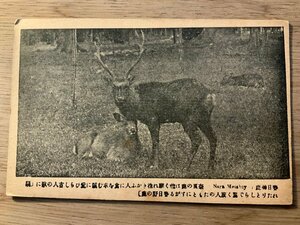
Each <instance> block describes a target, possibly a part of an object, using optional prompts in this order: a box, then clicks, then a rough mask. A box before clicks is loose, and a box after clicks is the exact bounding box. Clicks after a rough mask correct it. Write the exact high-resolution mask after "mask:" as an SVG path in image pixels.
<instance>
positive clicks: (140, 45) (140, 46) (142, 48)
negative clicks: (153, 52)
mask: <svg viewBox="0 0 300 225" xmlns="http://www.w3.org/2000/svg"><path fill="white" fill-rule="evenodd" d="M135 34H136V35H137V36H139V35H138V34H137V32H136V33H135ZM141 35H142V42H141V44H137V45H138V46H139V49H140V51H139V57H138V58H137V60H136V61H135V62H134V63H133V64H132V66H131V67H130V68H129V70H128V71H127V72H126V74H125V77H126V78H128V77H129V74H130V72H131V71H132V70H133V68H134V67H135V66H136V64H138V62H139V61H140V60H141V58H142V55H143V53H144V52H145V50H146V49H144V43H145V35H144V32H143V30H141Z"/></svg>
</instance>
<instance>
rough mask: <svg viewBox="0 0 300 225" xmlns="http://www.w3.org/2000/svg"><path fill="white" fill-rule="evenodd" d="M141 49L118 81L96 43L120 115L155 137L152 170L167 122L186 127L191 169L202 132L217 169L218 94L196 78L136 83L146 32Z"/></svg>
mask: <svg viewBox="0 0 300 225" xmlns="http://www.w3.org/2000/svg"><path fill="white" fill-rule="evenodd" d="M141 37H142V41H141V44H138V46H139V54H138V58H137V60H136V61H135V62H134V63H133V64H132V65H131V67H130V68H129V69H128V71H127V72H126V73H125V74H124V77H122V78H118V77H116V75H115V74H114V73H113V72H112V71H111V70H110V69H109V68H108V66H107V65H106V64H105V63H104V62H103V61H102V59H101V55H100V48H99V46H97V44H96V43H95V46H96V48H97V52H96V53H95V56H96V58H97V59H98V60H97V61H98V63H99V64H100V66H101V67H103V68H104V70H105V71H106V72H107V73H108V75H109V76H108V77H106V79H107V80H108V81H109V83H110V84H111V86H112V92H113V96H114V101H115V104H116V105H117V107H118V108H119V110H120V112H121V113H122V114H123V115H124V116H125V117H126V118H127V119H128V120H139V121H140V122H142V123H144V124H145V125H146V126H147V127H148V129H149V131H150V134H151V139H152V153H151V157H150V164H151V167H155V168H157V167H158V153H159V131H160V127H161V125H162V124H164V123H175V122H178V123H180V124H182V126H183V129H184V131H185V132H186V133H187V134H188V136H189V138H190V140H191V157H190V161H189V165H188V168H189V167H190V165H191V163H192V160H193V158H194V156H195V154H196V152H197V150H198V147H199V145H200V144H201V142H202V140H201V134H200V133H199V129H200V130H201V131H202V132H203V133H204V135H205V136H206V137H207V138H208V141H209V143H210V160H209V167H210V168H213V167H214V161H215V151H216V146H217V137H216V134H215V132H214V130H213V128H212V125H211V113H212V110H213V108H214V106H215V94H213V93H212V92H211V91H210V90H209V89H208V88H206V87H205V86H204V85H203V84H200V83H198V82H197V81H196V80H195V79H190V78H183V79H178V80H174V81H170V82H147V83H139V84H138V83H135V82H134V79H135V76H133V75H131V71H132V70H133V68H134V67H135V66H136V65H137V64H138V63H139V62H140V60H141V58H142V56H143V54H144V52H145V49H144V40H145V37H144V33H143V31H141Z"/></svg>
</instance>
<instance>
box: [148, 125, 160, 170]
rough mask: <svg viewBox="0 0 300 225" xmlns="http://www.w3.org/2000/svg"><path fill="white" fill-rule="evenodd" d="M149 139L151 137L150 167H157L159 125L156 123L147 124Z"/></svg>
mask: <svg viewBox="0 0 300 225" xmlns="http://www.w3.org/2000/svg"><path fill="white" fill-rule="evenodd" d="M148 128H149V131H150V134H151V139H152V153H151V159H150V160H151V167H154V168H157V167H158V152H159V129H160V125H159V124H158V123H152V124H151V125H148Z"/></svg>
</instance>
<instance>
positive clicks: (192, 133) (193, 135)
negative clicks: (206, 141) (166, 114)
mask: <svg viewBox="0 0 300 225" xmlns="http://www.w3.org/2000/svg"><path fill="white" fill-rule="evenodd" d="M182 126H183V129H184V131H185V132H186V133H187V135H188V136H189V138H190V140H191V144H192V148H191V156H190V159H189V162H188V167H187V170H189V168H190V166H191V164H192V162H193V159H194V157H195V155H196V153H197V151H198V148H199V145H200V144H201V142H202V139H201V135H200V134H199V132H198V126H197V124H196V123H195V122H193V121H188V122H185V123H182Z"/></svg>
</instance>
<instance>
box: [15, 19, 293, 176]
mask: <svg viewBox="0 0 300 225" xmlns="http://www.w3.org/2000/svg"><path fill="white" fill-rule="evenodd" d="M284 32H285V29H284V27H283V26H249V25H247V26H232V27H230V26H226V27H222V26H217V25H216V26H215V27H207V26H188V24H187V25H186V26H178V27H174V26H171V27H168V26H165V27H153V28H151V27H141V26H137V27H134V26H132V27H130V28H128V27H127V28H122V27H120V28H116V27H113V28H101V27H100V28H95V27H92V28H89V27H79V28H67V29H63V28H59V29H57V28H38V29H37V28H34V29H30V28H28V29H21V30H20V40H19V41H20V42H19V53H18V54H19V65H18V67H19V70H18V71H19V73H18V76H19V78H18V96H17V98H18V105H17V133H16V138H17V144H16V155H15V157H16V164H15V176H16V177H25V178H26V177H34V178H40V177H44V178H47V177H49V178H58V177H59V178H159V179H164V178H172V179H256V180H259V179H276V180H278V179H290V178H291V170H290V168H291V165H290V162H291V161H290V159H291V155H290V140H289V135H290V133H289V132H290V127H289V126H290V125H289V112H288V107H289V102H288V100H289V92H288V91H289V83H288V82H289V78H288V79H287V73H286V71H287V68H286V66H287V65H286V57H287V56H286V50H285V49H286V48H285V38H286V36H285V33H284Z"/></svg>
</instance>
